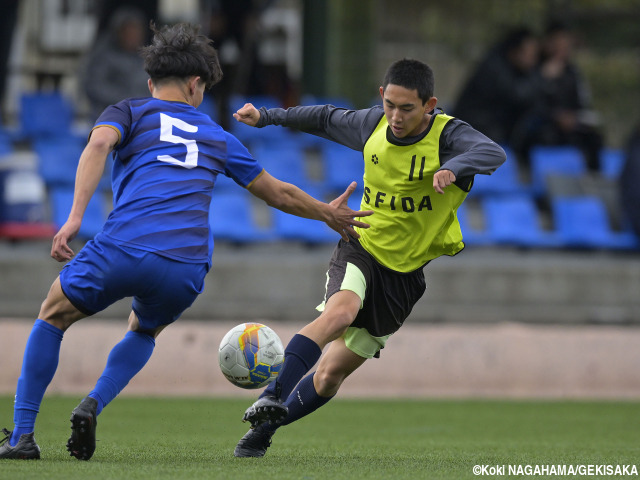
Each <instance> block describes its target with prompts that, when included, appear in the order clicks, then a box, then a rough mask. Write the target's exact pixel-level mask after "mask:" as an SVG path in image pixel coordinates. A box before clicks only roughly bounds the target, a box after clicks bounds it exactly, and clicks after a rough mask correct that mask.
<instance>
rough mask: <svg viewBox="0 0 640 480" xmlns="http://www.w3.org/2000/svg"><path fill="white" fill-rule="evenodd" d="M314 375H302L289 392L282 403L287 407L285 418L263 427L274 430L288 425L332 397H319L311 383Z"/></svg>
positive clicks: (313, 410)
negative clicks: (287, 411) (276, 423)
mask: <svg viewBox="0 0 640 480" xmlns="http://www.w3.org/2000/svg"><path fill="white" fill-rule="evenodd" d="M314 375H315V372H314V373H312V374H311V375H307V376H306V377H304V378H303V379H302V381H301V382H300V383H299V384H298V387H297V388H296V389H295V390H294V391H293V392H291V395H289V398H287V400H286V401H285V402H284V404H285V405H286V406H287V407H288V408H289V413H288V415H287V418H285V419H284V421H283V422H282V423H281V424H280V425H270V424H265V425H263V428H266V429H269V430H273V431H275V430H276V429H277V428H278V427H281V426H283V425H289V424H290V423H293V422H295V421H296V420H299V419H301V418H302V417H304V416H306V415H309V414H310V413H312V412H315V411H316V410H317V409H318V408H320V407H321V406H323V405H324V404H326V403H327V402H328V401H329V400H331V399H332V398H333V396H331V397H321V396H320V395H318V392H316V388H315V387H314V385H313V376H314Z"/></svg>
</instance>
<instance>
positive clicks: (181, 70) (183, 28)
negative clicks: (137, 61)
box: [140, 22, 222, 88]
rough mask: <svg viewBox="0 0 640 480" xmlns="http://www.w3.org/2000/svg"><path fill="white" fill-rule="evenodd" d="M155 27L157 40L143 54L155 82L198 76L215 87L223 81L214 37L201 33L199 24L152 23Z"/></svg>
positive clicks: (141, 53)
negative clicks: (158, 25)
mask: <svg viewBox="0 0 640 480" xmlns="http://www.w3.org/2000/svg"><path fill="white" fill-rule="evenodd" d="M151 30H152V31H153V34H154V35H153V40H152V41H151V44H150V45H147V46H146V47H143V48H142V49H141V51H140V55H141V56H142V58H143V59H144V69H145V71H146V72H147V73H148V74H149V77H151V80H152V81H153V82H154V83H157V82H162V81H164V80H167V79H170V78H180V79H182V78H186V77H190V76H194V75H196V76H199V77H200V78H201V79H202V81H204V82H205V84H206V88H211V87H213V86H214V85H215V84H216V83H218V82H219V81H220V80H222V69H221V68H220V61H219V60H218V52H217V51H216V49H215V48H214V47H213V45H212V41H211V39H209V38H208V37H206V36H205V35H202V34H200V33H199V32H200V27H199V26H198V25H192V24H190V23H177V24H175V25H165V26H163V27H161V28H156V26H155V25H154V24H153V22H152V23H151Z"/></svg>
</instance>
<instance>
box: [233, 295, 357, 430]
mask: <svg viewBox="0 0 640 480" xmlns="http://www.w3.org/2000/svg"><path fill="white" fill-rule="evenodd" d="M361 304H362V300H361V299H360V297H359V296H358V295H357V294H356V293H354V292H353V291H351V290H342V291H339V292H337V293H335V294H334V295H332V296H331V297H330V298H329V300H327V302H326V304H325V307H324V311H323V312H322V314H320V316H319V317H318V318H317V319H315V320H314V321H313V322H311V323H310V324H308V325H306V326H305V327H304V328H303V329H302V330H300V332H299V333H298V334H296V335H294V337H293V338H292V339H291V341H290V342H289V344H288V345H287V347H286V348H285V352H284V358H285V361H284V366H283V368H282V370H281V371H280V374H279V375H278V378H277V379H276V380H275V381H274V382H272V383H271V384H270V385H269V386H268V387H267V388H266V389H265V390H264V392H263V393H262V394H261V395H260V398H259V399H258V400H257V401H256V402H255V403H254V404H253V405H252V406H251V407H249V408H248V409H247V411H246V412H245V414H244V417H243V421H249V422H250V423H251V425H252V426H254V427H255V426H257V425H260V424H262V423H263V422H265V421H271V422H274V423H277V422H279V421H280V420H282V419H283V418H284V417H285V416H286V415H287V407H286V406H285V405H283V404H282V399H286V398H288V397H289V395H290V393H291V391H292V390H293V389H294V388H295V386H296V385H297V384H298V382H299V381H300V379H301V378H302V377H303V376H304V375H306V374H307V372H309V370H311V368H312V367H313V366H314V365H315V364H316V362H317V361H318V359H319V358H320V355H321V354H322V349H323V348H324V347H325V346H326V345H327V344H328V343H329V342H331V341H333V340H335V339H336V338H339V337H340V336H341V335H342V334H343V333H344V332H345V331H346V329H347V328H348V327H349V325H350V324H351V322H353V319H354V318H355V317H356V315H357V314H358V310H359V309H360V306H361Z"/></svg>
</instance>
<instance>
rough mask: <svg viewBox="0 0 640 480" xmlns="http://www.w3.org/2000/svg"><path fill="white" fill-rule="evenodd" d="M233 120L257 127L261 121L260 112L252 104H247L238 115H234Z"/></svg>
mask: <svg viewBox="0 0 640 480" xmlns="http://www.w3.org/2000/svg"><path fill="white" fill-rule="evenodd" d="M233 118H235V119H236V120H237V121H239V122H241V123H244V124H246V125H249V126H250V127H255V126H256V125H257V124H258V120H260V111H259V110H258V109H257V108H256V107H254V106H253V104H251V103H245V104H244V106H243V107H242V108H240V109H239V110H238V111H237V112H236V113H234V114H233Z"/></svg>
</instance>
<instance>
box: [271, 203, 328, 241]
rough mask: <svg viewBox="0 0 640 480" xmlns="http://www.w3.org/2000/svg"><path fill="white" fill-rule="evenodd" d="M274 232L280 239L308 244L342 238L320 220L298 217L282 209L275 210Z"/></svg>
mask: <svg viewBox="0 0 640 480" xmlns="http://www.w3.org/2000/svg"><path fill="white" fill-rule="evenodd" d="M272 214H273V227H274V233H275V235H276V237H277V238H278V239H279V240H289V241H296V242H303V243H306V244H312V245H313V244H323V243H336V242H337V241H338V240H339V239H340V235H338V233H337V232H334V231H333V230H331V229H330V228H329V227H328V226H327V225H326V224H325V223H323V222H320V221H318V220H310V219H308V218H301V217H296V216H295V215H289V214H288V213H285V212H283V211H281V210H276V209H274V210H273V213H272Z"/></svg>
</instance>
